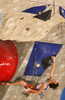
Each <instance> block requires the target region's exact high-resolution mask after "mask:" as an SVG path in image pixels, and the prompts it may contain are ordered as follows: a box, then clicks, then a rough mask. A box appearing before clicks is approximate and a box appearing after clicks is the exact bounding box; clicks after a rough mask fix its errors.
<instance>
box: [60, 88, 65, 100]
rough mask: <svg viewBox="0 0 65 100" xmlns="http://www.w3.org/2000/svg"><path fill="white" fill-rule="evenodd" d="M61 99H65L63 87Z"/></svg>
mask: <svg viewBox="0 0 65 100" xmlns="http://www.w3.org/2000/svg"><path fill="white" fill-rule="evenodd" d="M60 100H65V88H64V89H63V91H62V93H61V96H60Z"/></svg>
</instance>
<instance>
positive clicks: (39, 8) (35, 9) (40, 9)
mask: <svg viewBox="0 0 65 100" xmlns="http://www.w3.org/2000/svg"><path fill="white" fill-rule="evenodd" d="M48 6H50V5H44V6H35V7H31V8H29V9H26V10H24V11H22V12H26V13H32V14H39V12H40V13H42V12H43V11H44V10H45V9H46V8H47V7H48Z"/></svg>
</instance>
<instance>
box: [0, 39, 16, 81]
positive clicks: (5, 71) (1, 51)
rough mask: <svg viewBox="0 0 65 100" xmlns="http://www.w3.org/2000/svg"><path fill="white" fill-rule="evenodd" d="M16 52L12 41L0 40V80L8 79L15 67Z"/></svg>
mask: <svg viewBox="0 0 65 100" xmlns="http://www.w3.org/2000/svg"><path fill="white" fill-rule="evenodd" d="M17 64H18V54H17V49H16V47H15V45H14V43H13V42H12V41H9V40H8V41H2V40H0V82H2V81H9V80H10V79H11V78H12V77H13V75H14V73H15V71H16V68H17Z"/></svg>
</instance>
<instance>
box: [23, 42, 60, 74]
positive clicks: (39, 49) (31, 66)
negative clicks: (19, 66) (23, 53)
mask: <svg viewBox="0 0 65 100" xmlns="http://www.w3.org/2000/svg"><path fill="white" fill-rule="evenodd" d="M61 47H62V45H61V44H53V43H45V42H35V44H34V46H33V50H32V53H31V56H30V59H29V62H28V65H27V67H26V70H25V72H24V75H28V76H41V75H42V73H43V72H44V71H45V70H44V66H43V64H42V61H41V60H42V59H43V58H46V57H50V56H53V55H57V54H58V52H59V50H60V49H61ZM35 56H36V63H37V64H39V66H38V67H36V66H35Z"/></svg>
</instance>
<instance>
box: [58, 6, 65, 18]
mask: <svg viewBox="0 0 65 100" xmlns="http://www.w3.org/2000/svg"><path fill="white" fill-rule="evenodd" d="M59 11H60V15H61V16H63V17H64V18H65V9H63V8H62V7H61V6H60V7H59Z"/></svg>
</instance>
